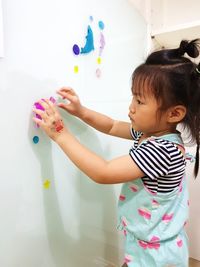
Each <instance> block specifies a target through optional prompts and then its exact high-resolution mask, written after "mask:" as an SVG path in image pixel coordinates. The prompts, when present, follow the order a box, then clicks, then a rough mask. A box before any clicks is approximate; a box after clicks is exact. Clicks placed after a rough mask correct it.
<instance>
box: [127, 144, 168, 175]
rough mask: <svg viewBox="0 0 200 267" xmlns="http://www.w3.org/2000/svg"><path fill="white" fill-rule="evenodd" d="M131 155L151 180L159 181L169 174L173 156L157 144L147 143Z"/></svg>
mask: <svg viewBox="0 0 200 267" xmlns="http://www.w3.org/2000/svg"><path fill="white" fill-rule="evenodd" d="M129 154H130V156H131V158H132V159H133V161H134V162H135V163H136V164H137V165H138V167H139V168H140V169H141V170H142V171H143V172H144V174H145V175H146V176H148V177H149V178H150V179H152V180H153V179H157V178H158V177H160V176H165V175H167V174H168V172H169V168H170V165H171V156H170V153H169V151H168V149H167V148H166V147H165V146H164V145H162V144H158V143H157V142H152V141H147V142H144V143H142V144H141V145H139V146H138V147H137V149H134V148H133V147H132V148H131V149H130V151H129Z"/></svg>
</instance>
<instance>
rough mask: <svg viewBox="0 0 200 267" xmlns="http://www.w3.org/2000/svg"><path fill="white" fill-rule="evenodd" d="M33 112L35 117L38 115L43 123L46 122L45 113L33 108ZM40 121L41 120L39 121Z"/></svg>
mask: <svg viewBox="0 0 200 267" xmlns="http://www.w3.org/2000/svg"><path fill="white" fill-rule="evenodd" d="M33 112H34V113H35V114H37V115H39V116H40V117H41V118H42V120H43V121H46V120H47V119H48V115H47V113H46V112H45V111H42V110H40V109H36V108H33ZM39 120H40V121H41V119H39Z"/></svg>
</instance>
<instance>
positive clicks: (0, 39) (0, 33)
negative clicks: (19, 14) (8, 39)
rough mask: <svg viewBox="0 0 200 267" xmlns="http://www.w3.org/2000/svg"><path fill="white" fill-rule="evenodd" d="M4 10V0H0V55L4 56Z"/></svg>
mask: <svg viewBox="0 0 200 267" xmlns="http://www.w3.org/2000/svg"><path fill="white" fill-rule="evenodd" d="M3 55H4V53H3V12H2V1H1V0H0V57H3Z"/></svg>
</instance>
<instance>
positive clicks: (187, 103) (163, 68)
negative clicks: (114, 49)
mask: <svg viewBox="0 0 200 267" xmlns="http://www.w3.org/2000/svg"><path fill="white" fill-rule="evenodd" d="M199 51H200V39H195V40H192V41H190V42H189V41H187V40H182V41H181V43H180V46H179V47H178V48H175V49H162V50H159V51H155V52H153V53H151V54H150V55H149V56H148V57H147V59H146V61H145V62H144V63H143V64H141V65H140V66H138V67H137V68H136V69H135V71H134V73H133V75H132V91H133V94H135V93H137V94H144V90H145V93H146V90H147V89H148V92H149V93H150V94H153V96H154V97H155V98H156V99H157V101H158V103H159V104H160V105H159V107H160V108H159V110H160V112H162V111H165V110H167V109H168V108H169V107H173V106H175V105H183V106H184V107H185V108H186V110H187V112H186V115H185V117H184V118H183V120H182V121H181V123H182V125H183V127H184V129H186V130H187V132H188V133H189V136H190V138H191V139H190V141H191V142H192V143H196V145H197V149H196V161H195V167H194V174H195V177H196V176H197V174H198V170H199V146H200V63H199V64H196V63H194V62H193V61H192V60H191V59H190V58H189V57H192V58H196V57H198V56H199ZM185 54H187V55H188V56H189V57H185V56H184V55H185ZM148 92H147V93H148Z"/></svg>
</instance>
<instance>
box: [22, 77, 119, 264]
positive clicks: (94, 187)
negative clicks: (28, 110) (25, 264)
mask: <svg viewBox="0 0 200 267" xmlns="http://www.w3.org/2000/svg"><path fill="white" fill-rule="evenodd" d="M29 78H30V79H29ZM26 79H27V80H28V83H30V88H31V87H32V86H31V84H34V85H35V84H37V83H36V82H35V81H33V80H32V78H31V77H26ZM48 86H49V84H48ZM40 87H41V86H40ZM42 87H43V88H45V84H44V83H43V84H42ZM55 88H56V87H55ZM35 90H37V88H35ZM41 92H42V91H41ZM41 97H43V95H42V93H41ZM61 113H62V116H63V119H64V122H65V123H66V125H67V126H68V127H69V129H70V130H71V131H72V132H73V134H74V135H75V136H76V137H77V138H78V139H79V140H80V142H82V143H83V144H86V145H87V146H88V147H92V149H93V150H94V151H96V153H98V154H99V155H102V156H103V155H108V151H104V149H103V148H102V146H101V143H100V140H99V139H98V136H97V135H96V134H95V131H94V130H92V129H91V128H89V127H88V126H87V125H85V124H84V123H82V122H81V121H79V120H78V119H76V118H74V117H72V116H70V115H68V114H67V113H66V112H65V113H64V112H63V111H61ZM29 121H30V124H29V130H28V138H29V140H30V145H31V147H32V150H33V151H34V154H35V156H36V158H37V159H38V161H39V163H40V168H41V180H42V183H43V182H44V179H45V178H46V177H51V188H50V189H49V190H44V191H43V202H44V212H45V221H46V233H47V238H48V242H49V248H50V254H51V256H50V257H51V259H52V260H53V262H54V265H53V266H55V267H80V266H82V267H86V266H87V267H94V266H110V267H112V266H118V265H119V257H120V256H119V255H118V248H117V247H118V243H119V240H118V236H117V232H116V235H115V236H114V234H112V235H113V236H112V244H113V243H114V244H115V246H113V245H112V244H111V242H110V239H111V235H109V230H106V229H107V228H108V225H109V227H112V228H113V230H114V229H115V228H116V223H117V222H116V212H115V210H116V197H115V194H114V191H113V188H112V187H111V186H105V185H98V184H95V183H94V182H92V181H90V180H89V178H87V177H85V175H84V174H83V173H81V172H80V171H79V170H78V169H76V172H75V183H74V186H75V187H76V188H74V190H75V191H76V192H77V195H79V199H78V201H79V207H78V208H79V211H80V214H79V222H77V223H78V225H79V236H78V238H77V237H76V238H73V237H72V235H71V234H70V229H66V227H65V225H70V224H73V223H74V222H73V221H71V222H70V217H69V218H67V220H69V221H68V222H65V221H63V216H62V214H61V213H62V212H61V207H60V205H59V196H58V195H57V191H58V190H56V180H55V179H56V175H55V170H54V161H53V158H54V155H53V150H52V145H53V144H52V142H51V140H50V139H49V138H48V137H46V136H45V135H44V133H42V134H43V138H42V141H41V142H40V143H39V144H38V145H35V144H34V143H33V142H32V138H33V132H34V124H33V122H32V114H31V116H30V120H29ZM60 153H61V152H60ZM70 164H73V163H70ZM63 171H64V170H63ZM66 179H67V177H66ZM68 203H69V202H68ZM71 205H73V203H70V206H71ZM74 208H76V207H74ZM67 209H68V207H67V203H66V210H67ZM95 218H101V225H100V226H99V224H98V226H97V227H96V226H95V223H94V221H95ZM65 220H66V219H65ZM96 231H97V232H99V233H104V236H103V238H102V237H101V238H98V237H97V236H95V234H96V233H97V232H96ZM99 233H98V234H99ZM98 234H97V235H98ZM92 236H93V237H92ZM35 256H36V257H37V255H35ZM41 260H42V259H41ZM41 262H42V261H41ZM47 265H48V264H47ZM42 266H44V265H43V263H42ZM45 266H46V265H45ZM48 266H49V265H48Z"/></svg>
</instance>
